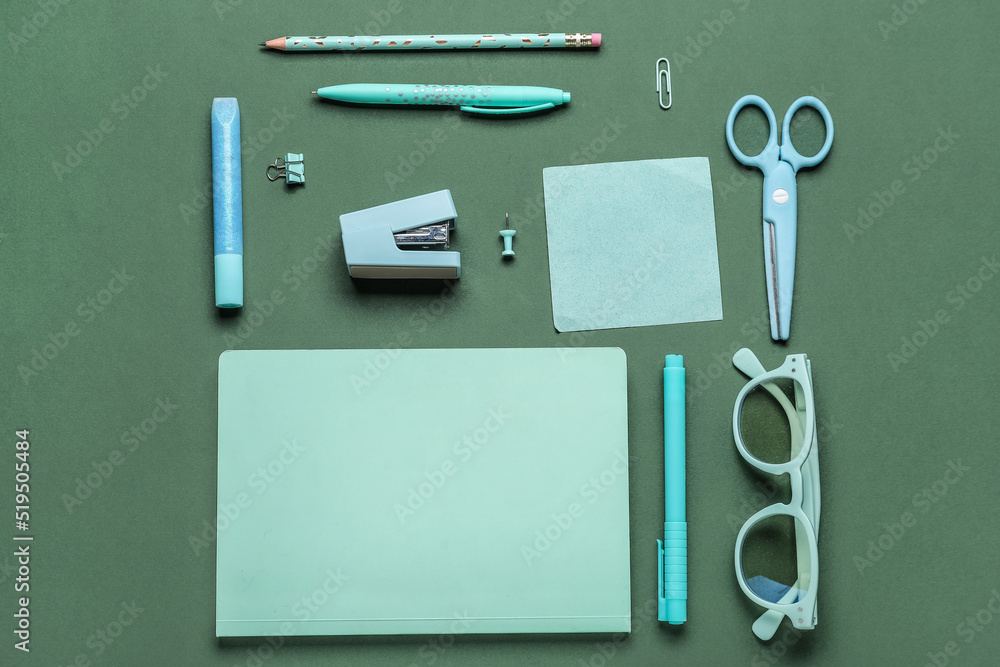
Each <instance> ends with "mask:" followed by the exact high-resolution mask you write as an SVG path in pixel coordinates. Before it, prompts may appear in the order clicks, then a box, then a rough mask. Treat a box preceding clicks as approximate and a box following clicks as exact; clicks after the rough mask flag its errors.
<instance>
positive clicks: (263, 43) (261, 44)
mask: <svg viewBox="0 0 1000 667" xmlns="http://www.w3.org/2000/svg"><path fill="white" fill-rule="evenodd" d="M257 46H267V42H261V43H260V44H258V45H257Z"/></svg>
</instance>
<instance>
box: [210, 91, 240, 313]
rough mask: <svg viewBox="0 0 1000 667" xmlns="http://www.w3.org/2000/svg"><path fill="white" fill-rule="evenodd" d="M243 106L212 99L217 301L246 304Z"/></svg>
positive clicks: (232, 100) (232, 99)
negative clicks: (244, 292)
mask: <svg viewBox="0 0 1000 667" xmlns="http://www.w3.org/2000/svg"><path fill="white" fill-rule="evenodd" d="M240 158H241V154H240V106H239V104H237V102H236V98H235V97H216V98H215V100H213V101H212V213H213V215H214V217H215V305H216V306H217V307H219V308H240V307H241V306H242V305H243V181H242V169H241V167H240Z"/></svg>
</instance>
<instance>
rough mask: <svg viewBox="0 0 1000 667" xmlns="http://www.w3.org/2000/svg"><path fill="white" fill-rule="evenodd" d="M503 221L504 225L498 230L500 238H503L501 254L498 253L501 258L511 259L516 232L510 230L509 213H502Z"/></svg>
mask: <svg viewBox="0 0 1000 667" xmlns="http://www.w3.org/2000/svg"><path fill="white" fill-rule="evenodd" d="M504 219H505V220H506V224H505V225H504V228H503V229H501V230H500V236H502V237H503V252H502V253H500V256H501V257H513V256H514V249H513V247H512V246H513V245H514V234H517V230H515V229H511V228H510V213H504Z"/></svg>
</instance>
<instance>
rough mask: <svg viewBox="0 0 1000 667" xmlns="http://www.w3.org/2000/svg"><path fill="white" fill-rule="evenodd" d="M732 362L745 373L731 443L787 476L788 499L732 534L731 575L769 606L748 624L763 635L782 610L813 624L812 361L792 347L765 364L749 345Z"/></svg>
mask: <svg viewBox="0 0 1000 667" xmlns="http://www.w3.org/2000/svg"><path fill="white" fill-rule="evenodd" d="M733 365H734V366H736V367H737V368H738V369H740V371H742V372H743V373H744V374H745V375H747V376H748V377H749V378H750V381H749V382H748V383H747V384H746V386H744V387H743V389H742V390H740V393H739V395H738V396H737V397H736V407H735V408H734V409H733V437H734V438H735V440H736V448H737V449H738V450H739V451H740V455H741V456H743V458H744V459H745V460H746V462H747V463H749V464H750V465H752V466H753V467H755V468H757V469H758V470H760V471H762V472H766V473H770V474H772V475H776V476H779V475H786V474H787V475H788V476H789V479H790V482H791V491H792V498H791V501H789V503H788V504H787V505H786V504H783V503H775V504H774V505H771V506H770V507H765V508H764V509H762V510H760V511H759V512H757V513H756V514H754V515H753V516H752V517H750V518H749V519H747V521H746V523H744V524H743V527H742V528H741V529H740V532H739V535H738V536H737V537H736V580H737V581H738V582H739V584H740V588H742V589H743V592H744V593H746V595H747V597H748V598H750V599H751V600H753V601H754V602H755V603H757V604H759V605H760V606H761V607H764V608H765V609H767V611H765V612H764V614H763V615H761V616H760V618H758V619H757V620H756V621H755V622H754V624H753V631H754V634H756V635H757V636H758V637H760V638H761V639H764V640H768V639H771V638H772V637H773V636H774V633H775V632H777V630H778V626H779V625H781V621H782V619H783V618H784V617H785V616H787V617H788V618H789V620H791V622H792V625H793V626H795V627H796V628H798V629H800V630H812V629H813V628H814V627H815V626H816V589H817V587H818V585H819V553H818V549H817V546H816V538H817V535H818V534H819V506H820V496H819V456H818V453H817V444H816V407H815V403H814V401H813V386H812V367H811V365H810V363H809V360H808V359H807V358H806V355H804V354H790V355H788V356H787V357H785V363H783V364H782V365H781V366H780V367H779V368H777V369H775V370H773V371H766V370H764V367H763V366H762V365H761V363H760V361H758V360H757V357H756V356H754V353H753V352H751V351H750V350H748V349H747V348H743V349H742V350H740V351H739V352H737V353H736V354H735V355H734V356H733Z"/></svg>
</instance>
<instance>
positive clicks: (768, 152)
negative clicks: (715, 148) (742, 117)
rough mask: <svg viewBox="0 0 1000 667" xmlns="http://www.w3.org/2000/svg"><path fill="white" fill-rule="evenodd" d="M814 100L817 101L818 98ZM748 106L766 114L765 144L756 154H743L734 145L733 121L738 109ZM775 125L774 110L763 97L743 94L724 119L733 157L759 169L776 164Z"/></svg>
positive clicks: (777, 155) (777, 156)
mask: <svg viewBox="0 0 1000 667" xmlns="http://www.w3.org/2000/svg"><path fill="white" fill-rule="evenodd" d="M803 99H804V98H803ZM800 101H801V100H800ZM816 101H817V102H818V101H819V100H816ZM748 106H755V107H757V108H759V109H760V110H761V111H763V112H764V115H765V116H767V126H768V137H767V145H765V146H764V150H762V151H761V152H760V153H758V154H757V155H746V154H744V153H743V151H741V150H740V147H739V146H737V145H736V139H734V138H733V123H735V122H736V116H738V115H739V113H740V111H743V109H745V108H746V107H748ZM787 120H788V119H787V118H786V123H785V124H786V125H787ZM777 125H778V123H777V121H775V119H774V111H772V110H771V106H770V105H769V104H768V103H767V102H766V101H764V98H762V97H760V96H759V95H744V96H743V97H741V98H740V99H739V100H737V101H736V104H734V105H733V108H732V109H731V110H730V111H729V118H727V119H726V142H728V143H729V150H730V151H732V153H733V157H735V158H736V159H737V160H739V161H740V162H742V163H743V164H745V165H747V166H748V167H757V168H758V169H760V170H761V171H765V170H766V169H767V168H768V167H771V166H773V165H775V164H777V163H778V159H779V158H780V151H779V149H778V129H777Z"/></svg>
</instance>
